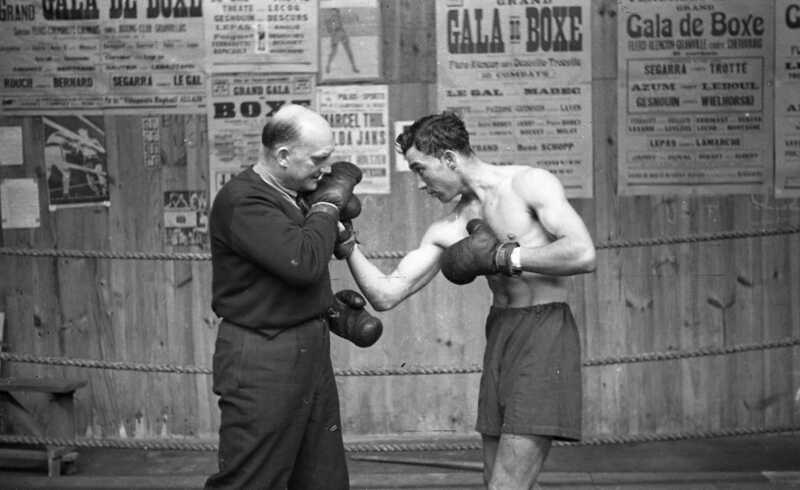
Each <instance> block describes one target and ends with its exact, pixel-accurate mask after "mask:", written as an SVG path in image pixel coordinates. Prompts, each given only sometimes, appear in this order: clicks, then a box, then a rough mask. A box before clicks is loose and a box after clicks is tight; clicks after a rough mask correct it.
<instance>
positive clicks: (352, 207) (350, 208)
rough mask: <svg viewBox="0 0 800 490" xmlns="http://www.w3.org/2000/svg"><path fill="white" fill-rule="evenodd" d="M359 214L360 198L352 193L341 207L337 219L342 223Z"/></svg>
mask: <svg viewBox="0 0 800 490" xmlns="http://www.w3.org/2000/svg"><path fill="white" fill-rule="evenodd" d="M359 214H361V199H359V198H358V196H356V195H355V194H353V195H352V196H350V199H348V200H347V202H346V203H345V205H344V207H343V208H342V211H341V213H340V214H339V220H340V221H342V222H343V223H344V222H345V221H350V220H351V219H353V218H357V217H358V215H359Z"/></svg>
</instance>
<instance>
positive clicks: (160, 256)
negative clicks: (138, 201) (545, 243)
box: [0, 226, 800, 261]
mask: <svg viewBox="0 0 800 490" xmlns="http://www.w3.org/2000/svg"><path fill="white" fill-rule="evenodd" d="M796 233H800V226H790V227H784V228H771V229H768V228H763V229H756V230H749V231H723V232H715V233H701V234H694V235H682V236H662V237H653V238H640V239H638V240H613V241H608V242H601V243H598V244H596V245H595V248H596V249H597V250H609V249H619V248H633V247H652V246H656V245H674V244H680V243H699V242H711V241H718V240H734V239H741V238H757V237H767V236H778V235H792V234H796ZM405 254H406V252H403V251H395V250H387V251H379V252H369V253H366V252H365V253H364V255H365V256H366V257H367V258H368V259H400V258H403V257H404V256H405ZM2 255H7V256H25V257H58V258H95V259H116V260H197V261H203V260H211V254H210V253H208V252H114V251H106V250H70V249H58V248H51V249H32V248H19V247H0V256H2Z"/></svg>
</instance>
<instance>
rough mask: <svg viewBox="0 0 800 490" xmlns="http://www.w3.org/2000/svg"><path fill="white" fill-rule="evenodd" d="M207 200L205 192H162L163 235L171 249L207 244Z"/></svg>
mask: <svg viewBox="0 0 800 490" xmlns="http://www.w3.org/2000/svg"><path fill="white" fill-rule="evenodd" d="M208 208H209V206H208V199H206V193H205V191H188V190H170V191H166V192H164V233H165V234H166V239H165V241H166V244H167V245H168V246H172V247H182V246H201V247H202V246H205V245H206V244H207V243H208Z"/></svg>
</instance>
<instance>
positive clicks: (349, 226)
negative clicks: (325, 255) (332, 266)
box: [333, 196, 359, 260]
mask: <svg viewBox="0 0 800 490" xmlns="http://www.w3.org/2000/svg"><path fill="white" fill-rule="evenodd" d="M353 197H355V196H353ZM342 225H343V226H344V229H343V230H342V231H340V232H339V236H338V238H337V239H336V245H335V246H334V247H333V256H334V257H336V258H337V259H339V260H344V259H346V258H348V257H350V254H352V253H353V247H355V246H356V243H359V242H358V240H357V239H356V232H355V230H354V229H353V222H352V221H350V220H347V221H343V222H342Z"/></svg>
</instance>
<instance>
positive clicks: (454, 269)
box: [441, 219, 521, 284]
mask: <svg viewBox="0 0 800 490" xmlns="http://www.w3.org/2000/svg"><path fill="white" fill-rule="evenodd" d="M467 233H469V236H468V237H466V238H464V239H462V240H460V241H458V242H456V243H454V244H453V245H451V246H450V247H448V248H447V249H445V251H444V253H443V254H442V258H441V267H442V274H444V277H446V278H447V279H448V280H449V281H450V282H453V283H455V284H467V283H470V282H472V281H473V280H474V279H475V278H476V277H477V276H485V275H491V274H497V273H502V274H506V275H508V276H513V275H519V274H520V273H521V270H519V269H517V268H515V267H512V264H511V252H513V251H514V249H515V248H517V247H519V243H517V242H500V241H499V240H498V239H497V238H496V237H495V236H494V233H492V230H491V228H489V225H488V224H486V222H485V221H483V220H480V219H472V220H470V221H469V223H467Z"/></svg>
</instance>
